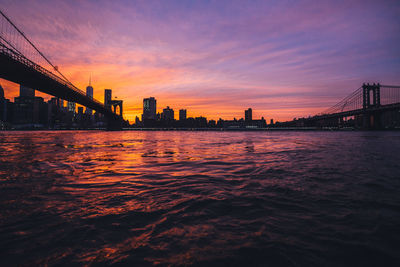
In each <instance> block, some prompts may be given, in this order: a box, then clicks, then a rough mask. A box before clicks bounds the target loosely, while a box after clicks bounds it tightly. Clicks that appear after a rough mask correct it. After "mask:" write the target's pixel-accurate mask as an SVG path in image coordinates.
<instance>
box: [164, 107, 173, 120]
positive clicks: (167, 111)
mask: <svg viewBox="0 0 400 267" xmlns="http://www.w3.org/2000/svg"><path fill="white" fill-rule="evenodd" d="M161 118H162V119H163V120H174V110H173V109H172V108H169V107H168V106H167V108H164V109H163V112H162V114H161Z"/></svg>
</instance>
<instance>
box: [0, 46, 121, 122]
mask: <svg viewBox="0 0 400 267" xmlns="http://www.w3.org/2000/svg"><path fill="white" fill-rule="evenodd" d="M0 77H1V78H4V79H6V80H9V81H12V82H15V83H18V84H22V85H24V86H27V87H30V88H34V89H36V90H38V91H41V92H43V93H46V94H49V95H53V96H56V97H59V98H62V99H64V100H67V101H70V102H75V103H78V104H81V105H83V106H86V107H88V108H91V109H93V110H96V111H97V112H100V113H102V114H104V115H105V116H106V117H108V118H111V119H116V120H121V117H120V116H118V115H117V114H115V113H113V112H112V111H111V110H110V109H108V108H106V107H105V106H104V105H103V104H102V103H101V102H99V101H97V100H95V99H91V98H89V97H87V96H86V94H85V93H84V92H83V91H81V90H79V89H78V88H76V87H75V86H73V85H72V84H71V83H68V82H67V81H64V80H63V79H61V78H59V77H58V76H56V75H54V74H53V73H51V72H50V71H48V70H46V69H44V68H42V67H41V66H39V65H37V64H35V63H34V62H32V61H30V60H29V59H27V58H25V57H24V56H22V55H19V54H17V53H16V52H14V51H13V50H11V49H8V48H7V47H5V46H1V47H0Z"/></svg>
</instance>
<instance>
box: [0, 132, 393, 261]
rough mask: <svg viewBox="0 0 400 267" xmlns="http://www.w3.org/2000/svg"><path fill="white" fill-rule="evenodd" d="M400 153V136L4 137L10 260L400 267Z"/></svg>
mask: <svg viewBox="0 0 400 267" xmlns="http://www.w3.org/2000/svg"><path fill="white" fill-rule="evenodd" d="M399 151H400V133H399V132H173V131H168V132H155V131H151V132H90V131H89V132H85V131H81V132H2V133H0V190H1V194H0V209H1V215H0V248H1V252H0V255H1V259H0V263H4V264H5V265H10V264H12V265H18V264H22V265H37V264H42V265H46V264H50V265H53V264H70V263H75V264H77V263H80V264H82V263H83V264H112V263H124V264H130V265H136V266H143V265H158V264H161V265H226V266H231V265H236V266H241V265H262V266H264V265H270V266H310V265H324V266H325V265H331V266H337V265H348V266H353V265H357V266H363V265H374V266H377V265H386V266H388V265H397V263H399V260H400V258H399V255H398V253H397V252H398V248H399V245H398V244H399V242H400V234H399V230H398V227H399V225H400V193H399V192H400V179H399V177H400V170H399V162H400V153H399ZM4 264H2V265H4Z"/></svg>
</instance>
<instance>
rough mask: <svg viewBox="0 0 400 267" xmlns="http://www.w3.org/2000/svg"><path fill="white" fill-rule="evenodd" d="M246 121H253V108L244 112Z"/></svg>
mask: <svg viewBox="0 0 400 267" xmlns="http://www.w3.org/2000/svg"><path fill="white" fill-rule="evenodd" d="M244 120H245V121H252V120H253V110H252V109H251V108H249V109H247V110H245V111H244Z"/></svg>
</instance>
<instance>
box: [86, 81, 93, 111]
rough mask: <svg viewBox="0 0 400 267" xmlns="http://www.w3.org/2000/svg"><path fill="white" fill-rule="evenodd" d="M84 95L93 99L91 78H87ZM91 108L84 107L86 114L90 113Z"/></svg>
mask: <svg viewBox="0 0 400 267" xmlns="http://www.w3.org/2000/svg"><path fill="white" fill-rule="evenodd" d="M86 96H87V97H89V98H90V99H93V87H92V78H91V77H90V78H89V85H88V86H87V87H86ZM92 112H93V111H92V109H90V108H86V114H88V115H90V116H91V115H92Z"/></svg>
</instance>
